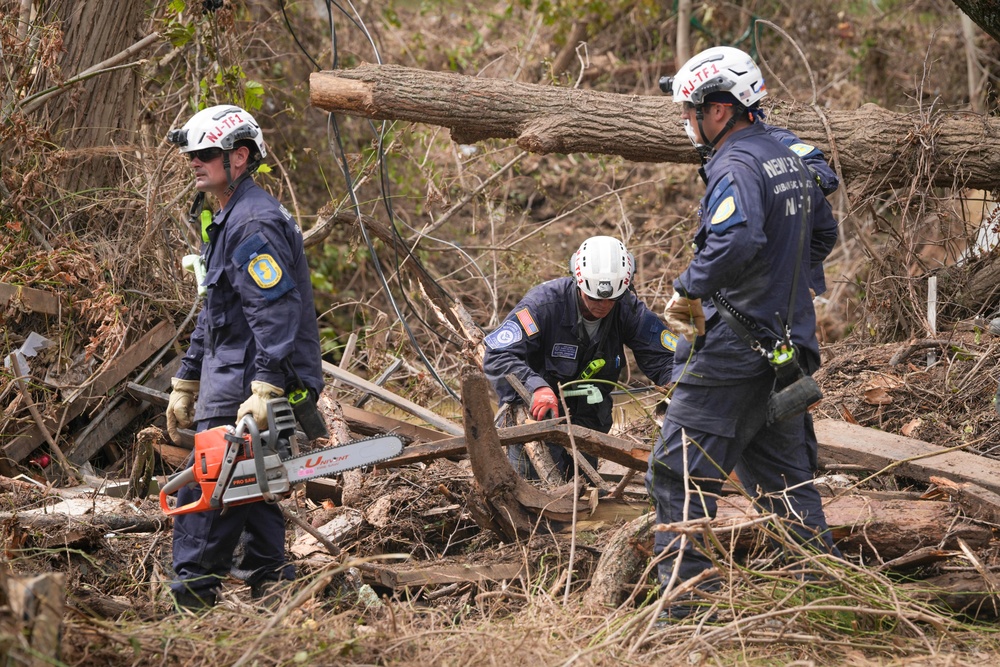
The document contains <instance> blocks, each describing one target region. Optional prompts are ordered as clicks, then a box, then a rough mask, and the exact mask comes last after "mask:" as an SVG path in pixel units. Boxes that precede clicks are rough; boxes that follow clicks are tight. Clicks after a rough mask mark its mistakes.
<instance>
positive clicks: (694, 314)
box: [663, 292, 705, 343]
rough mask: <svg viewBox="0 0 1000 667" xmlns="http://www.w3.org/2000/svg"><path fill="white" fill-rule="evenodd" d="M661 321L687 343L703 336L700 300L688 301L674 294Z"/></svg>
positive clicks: (703, 322) (703, 314)
mask: <svg viewBox="0 0 1000 667" xmlns="http://www.w3.org/2000/svg"><path fill="white" fill-rule="evenodd" d="M663 319H664V320H666V323H667V327H669V328H670V329H671V330H672V331H676V332H677V333H679V334H680V335H682V336H684V339H685V340H686V341H687V342H689V343H693V342H694V339H695V338H696V337H698V336H704V335H705V311H704V310H702V308H701V299H688V298H687V297H683V296H681V295H680V294H679V293H677V292H674V295H673V296H672V297H670V301H668V302H667V308H666V310H664V311H663Z"/></svg>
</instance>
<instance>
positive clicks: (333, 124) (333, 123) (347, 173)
mask: <svg viewBox="0 0 1000 667" xmlns="http://www.w3.org/2000/svg"><path fill="white" fill-rule="evenodd" d="M331 4H332V5H333V6H335V7H337V9H339V10H340V11H341V13H343V14H344V15H345V16H346V17H347V18H348V19H349V20H351V22H352V23H354V25H355V26H357V27H358V28H359V29H360V30H361V31H362V32H364V34H365V36H366V37H367V38H368V41H369V43H370V44H371V46H372V51H373V52H374V54H375V58H376V61H377V62H378V63H379V64H381V62H382V59H381V56H380V55H379V53H378V48H377V47H376V45H375V43H374V41H372V39H371V35H370V34H369V32H368V30H367V29H365V27H364V25H363V24H359V23H358V22H357V21H354V20H353V18H352V17H351V16H350V15H349V14H347V12H346V11H345V10H344V8H343V7H341V6H340V5H339V4H337V3H336V2H335V1H334V0H327V16H328V19H329V22H330V31H331V50H332V54H331V56H332V58H333V64H334V68H336V67H335V66H336V62H337V58H338V48H337V39H336V29H335V23H334V21H333V14H332V11H331V10H330V9H329V7H330V5H331ZM370 124H371V123H370ZM371 125H372V128H373V130H374V124H371ZM328 126H329V127H330V128H332V129H333V133H334V137H335V139H336V145H337V149H338V150H339V152H340V160H341V168H342V169H343V172H344V180H345V182H346V185H347V192H348V194H349V196H350V199H351V204H352V207H353V208H354V211H355V213H356V215H357V217H358V226H359V227H360V228H361V235H362V237H363V238H364V240H365V245H366V246H367V248H368V252H369V254H370V255H371V257H372V264H373V265H374V267H375V272H376V274H377V275H378V278H379V282H380V283H381V284H382V287H383V289H384V290H385V294H386V298H387V299H388V300H389V303H390V304H391V305H392V309H393V312H395V314H396V317H397V319H398V320H399V322H400V324H401V325H402V327H403V330H404V331H405V332H406V336H407V338H408V339H409V341H410V345H411V346H412V347H413V349H414V351H415V352H416V353H417V355H418V356H419V357H420V360H421V361H422V362H423V364H424V366H426V368H427V370H428V371H429V372H430V373H431V375H432V376H434V379H435V380H437V381H438V383H439V384H440V385H441V386H442V387H443V388H444V389H445V391H447V392H448V394H449V395H450V396H451V397H452V398H454V399H456V400H460V399H459V397H458V394H456V393H455V391H454V390H453V389H452V388H451V387H449V386H448V385H447V383H445V381H444V379H443V378H442V377H441V376H440V374H438V372H437V370H436V369H435V368H434V365H433V364H432V363H431V362H430V360H429V359H428V358H427V355H426V354H424V351H423V349H422V348H421V347H420V344H419V343H418V342H417V339H416V336H415V335H414V334H413V330H412V329H411V328H410V326H409V324H407V322H406V318H405V317H404V316H403V313H402V312H401V311H400V309H399V304H397V303H396V299H395V297H394V296H393V294H392V290H391V289H390V287H389V282H388V280H387V279H386V277H385V273H384V272H383V270H382V264H381V262H380V261H379V259H378V255H377V253H376V252H375V246H374V244H373V243H372V240H371V237H370V235H369V234H368V228H367V227H366V225H365V224H364V220H363V218H362V215H361V204H360V202H359V201H358V199H357V195H356V193H355V192H354V181H353V179H352V178H351V170H350V165H349V164H348V162H347V152H346V150H345V149H344V143H343V139H342V138H341V136H340V126H339V124H338V123H337V119H336V116H335V115H334V114H332V113H331V114H329V120H328ZM384 135H385V124H384V123H383V127H382V130H381V131H380V132H378V137H379V142H378V157H379V164H380V178H382V179H385V178H387V170H386V167H385V163H386V160H385V152H384ZM382 195H383V201H384V202H385V203H386V205H387V211H389V214H390V220H389V223H390V224H389V226H390V227H391V228H392V230H393V233H394V234H395V235H396V236H397V237H399V231H398V230H397V229H396V226H395V224H393V217H392V207H391V204H390V203H389V202H388V197H387V195H388V191H387V189H386V185H385V181H383V186H382ZM395 245H396V244H393V246H394V250H395ZM404 247H405V245H404ZM395 255H396V262H397V268H399V267H400V264H399V253H398V251H395ZM412 259H413V261H414V262H416V261H417V259H416V258H415V257H413V258H412ZM397 275H399V274H398V273H397ZM432 280H433V279H432ZM435 284H436V281H435ZM437 287H438V288H439V289H441V290H442V292H445V293H446V294H447V292H446V291H445V290H444V289H443V288H442V287H441V286H440V285H437ZM402 293H403V295H404V298H405V293H406V292H405V290H402ZM407 305H409V306H410V309H411V310H412V311H414V313H415V309H414V308H413V307H412V304H409V303H408V302H407ZM418 318H419V315H418ZM421 321H422V322H423V320H422V319H421ZM423 323H424V324H425V326H427V327H428V330H430V331H435V329H434V328H433V327H431V326H430V325H429V324H428V323H426V322H423Z"/></svg>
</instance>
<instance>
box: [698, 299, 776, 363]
mask: <svg viewBox="0 0 1000 667" xmlns="http://www.w3.org/2000/svg"><path fill="white" fill-rule="evenodd" d="M712 303H714V304H715V310H716V311H717V312H718V313H719V317H721V318H722V319H723V320H724V321H725V322H726V324H728V325H729V328H730V329H732V330H733V331H735V332H736V335H737V336H739V337H740V338H741V339H742V340H743V342H744V343H746V344H747V345H749V346H750V349H751V350H754V351H755V352H760V353H761V354H762V355H764V356H767V352H766V351H765V350H764V348H763V346H761V344H760V341H759V340H757V338H756V337H755V336H754V335H753V334H751V333H750V332H749V331H748V330H747V328H746V327H745V326H743V323H742V322H740V319H741V318H743V315H741V314H740V313H739V312H737V311H736V310H735V309H733V307H732V306H730V305H729V302H728V301H726V300H725V298H723V296H722V295H721V294H719V293H718V292H716V293H715V294H713V295H712ZM743 319H745V318H743ZM747 321H749V320H747Z"/></svg>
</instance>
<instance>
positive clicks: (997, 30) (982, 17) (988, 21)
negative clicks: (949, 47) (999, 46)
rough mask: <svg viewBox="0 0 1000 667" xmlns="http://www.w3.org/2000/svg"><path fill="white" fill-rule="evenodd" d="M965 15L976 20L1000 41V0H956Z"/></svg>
mask: <svg viewBox="0 0 1000 667" xmlns="http://www.w3.org/2000/svg"><path fill="white" fill-rule="evenodd" d="M954 2H955V4H956V5H958V8H959V9H961V10H962V11H963V12H965V15H966V16H968V17H969V18H970V19H972V20H973V21H975V23H976V25H978V26H979V27H980V28H982V29H983V32H985V33H986V34H987V35H989V36H990V37H992V38H993V39H994V40H996V41H998V42H1000V1H998V0H954Z"/></svg>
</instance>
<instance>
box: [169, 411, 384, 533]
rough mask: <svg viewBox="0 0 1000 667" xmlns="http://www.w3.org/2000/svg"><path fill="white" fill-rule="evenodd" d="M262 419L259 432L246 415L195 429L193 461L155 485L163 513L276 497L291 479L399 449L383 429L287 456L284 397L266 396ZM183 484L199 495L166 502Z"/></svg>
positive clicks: (289, 426) (291, 424) (288, 421)
mask: <svg viewBox="0 0 1000 667" xmlns="http://www.w3.org/2000/svg"><path fill="white" fill-rule="evenodd" d="M267 425H268V428H267V430H266V431H264V432H263V433H261V432H260V430H259V429H258V428H257V422H256V421H255V420H254V418H253V417H252V416H249V415H248V416H246V417H244V418H243V420H242V421H241V422H240V423H239V424H237V425H236V427H235V428H234V427H232V426H218V427H216V428H212V429H208V430H207V431H202V432H201V433H196V434H195V436H194V463H193V465H192V466H191V467H190V468H188V469H187V470H184V471H182V472H180V473H178V474H176V475H174V476H173V477H171V478H170V479H169V480H168V481H167V483H166V484H164V485H163V488H162V489H160V507H161V508H162V509H163V513H164V514H166V515H168V516H170V515H173V514H188V513H190V512H203V511H205V510H217V509H225V508H227V507H232V506H235V505H243V504H245V503H253V502H258V501H261V500H264V501H266V502H271V503H273V502H277V501H278V500H280V499H281V498H283V497H284V496H286V495H287V494H288V493H289V491H291V488H292V485H293V484H298V483H300V482H305V481H308V480H310V479H314V478H316V477H330V476H331V475H336V474H337V473H341V472H344V471H345V470H352V469H354V468H360V467H362V466H367V465H372V464H375V463H379V462H380V461H385V460H387V459H391V458H393V457H395V456H399V455H400V454H401V453H402V451H403V441H402V440H400V439H399V437H398V436H395V435H385V436H381V437H377V438H369V439H367V440H356V441H354V442H349V443H347V444H346V445H339V446H337V447H328V448H327V449H320V450H316V451H312V452H309V453H307V454H302V455H300V456H292V455H291V451H292V448H291V443H292V439H293V438H294V437H295V414H294V412H293V411H292V406H291V405H290V404H289V402H288V399H286V398H274V399H271V400H270V401H268V403H267ZM188 484H198V485H199V486H200V487H201V498H199V499H198V500H196V501H194V502H191V503H188V504H187V505H181V506H179V507H174V508H171V507H170V505H169V504H168V502H167V497H168V496H170V495H172V494H174V493H175V492H176V491H177V490H178V489H180V488H182V487H184V486H187V485H188Z"/></svg>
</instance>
